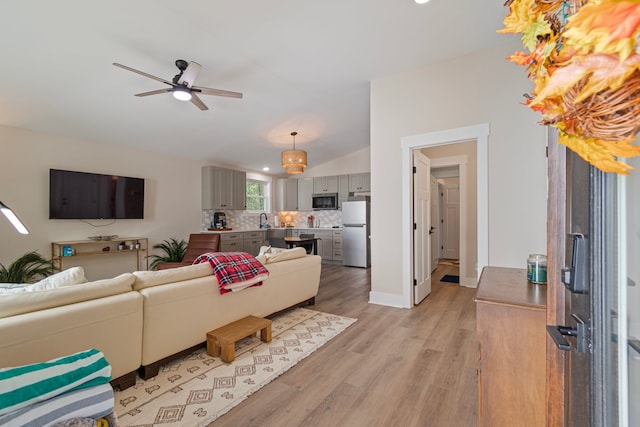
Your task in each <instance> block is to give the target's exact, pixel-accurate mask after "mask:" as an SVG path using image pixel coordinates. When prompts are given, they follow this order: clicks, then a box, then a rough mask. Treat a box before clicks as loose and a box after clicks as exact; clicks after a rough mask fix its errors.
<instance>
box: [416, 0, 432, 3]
mask: <svg viewBox="0 0 640 427" xmlns="http://www.w3.org/2000/svg"><path fill="white" fill-rule="evenodd" d="M415 2H416V3H418V4H425V3H428V2H429V0H415Z"/></svg>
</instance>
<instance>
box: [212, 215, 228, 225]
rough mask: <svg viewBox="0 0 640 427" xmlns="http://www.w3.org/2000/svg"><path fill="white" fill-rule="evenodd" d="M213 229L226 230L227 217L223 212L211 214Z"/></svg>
mask: <svg viewBox="0 0 640 427" xmlns="http://www.w3.org/2000/svg"><path fill="white" fill-rule="evenodd" d="M213 228H227V215H226V214H225V213H224V212H215V213H214V214H213Z"/></svg>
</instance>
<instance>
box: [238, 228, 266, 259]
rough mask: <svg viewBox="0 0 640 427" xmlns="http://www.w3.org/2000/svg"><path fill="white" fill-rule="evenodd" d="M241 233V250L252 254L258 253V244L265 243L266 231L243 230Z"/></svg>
mask: <svg viewBox="0 0 640 427" xmlns="http://www.w3.org/2000/svg"><path fill="white" fill-rule="evenodd" d="M242 235H243V247H244V249H243V251H244V252H246V253H248V254H251V255H253V256H256V255H258V253H259V252H260V246H263V245H265V240H266V233H265V232H264V231H245V232H244V233H242Z"/></svg>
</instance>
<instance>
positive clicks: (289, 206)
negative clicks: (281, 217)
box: [275, 178, 298, 211]
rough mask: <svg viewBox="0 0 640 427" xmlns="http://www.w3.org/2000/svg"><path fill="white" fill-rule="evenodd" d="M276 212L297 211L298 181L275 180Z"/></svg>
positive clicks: (289, 179) (290, 179)
mask: <svg viewBox="0 0 640 427" xmlns="http://www.w3.org/2000/svg"><path fill="white" fill-rule="evenodd" d="M275 206H276V210H277V211H297V210H298V180H297V179H293V178H281V179H278V180H276V205H275Z"/></svg>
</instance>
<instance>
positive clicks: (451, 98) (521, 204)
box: [371, 41, 546, 301]
mask: <svg viewBox="0 0 640 427" xmlns="http://www.w3.org/2000/svg"><path fill="white" fill-rule="evenodd" d="M520 48H521V45H520V44H519V43H517V42H515V41H514V42H510V43H509V44H506V45H504V46H501V47H498V48H494V49H491V50H486V51H481V52H477V53H474V54H472V55H468V56H466V57H462V58H458V59H455V60H452V61H448V62H444V63H440V64H436V65H432V66H429V67H426V68H422V69H419V70H414V71H411V72H408V73H404V74H401V75H397V76H392V77H389V78H385V79H380V80H375V81H373V82H372V85H371V187H372V191H371V199H372V208H371V209H372V210H371V224H372V235H371V238H372V252H371V257H372V270H371V281H372V283H371V288H372V289H371V290H372V294H377V295H387V296H388V297H389V298H388V299H389V300H390V301H392V300H396V301H397V300H398V298H397V297H398V296H399V295H402V289H403V286H404V284H403V283H402V250H401V249H402V229H401V223H400V221H399V220H398V221H389V215H390V214H395V212H397V211H398V209H401V205H402V197H401V195H402V192H401V188H402V174H403V171H402V167H401V166H402V158H401V138H403V137H408V136H413V135H419V134H424V133H428V132H437V131H441V130H446V129H455V128H462V127H466V126H473V125H478V124H482V123H489V125H490V135H489V142H488V163H489V165H488V169H489V177H488V179H489V200H488V206H489V254H488V260H489V264H490V265H499V266H506V267H519V268H522V267H524V266H525V265H526V264H525V263H526V259H527V254H529V253H536V252H539V253H545V252H546V158H545V130H544V128H543V127H542V126H540V125H538V124H537V121H538V120H539V119H540V118H539V116H538V115H537V114H536V113H534V112H532V111H530V110H529V109H528V108H526V107H524V106H522V105H520V103H521V102H522V94H523V93H525V92H528V91H529V90H530V89H531V84H530V82H529V81H528V80H527V78H526V72H525V71H524V70H523V69H522V68H520V67H517V66H515V65H513V64H511V63H509V62H507V61H506V60H505V57H506V56H508V55H510V54H512V53H513V52H515V51H517V50H519V49H520ZM383 299H384V298H383Z"/></svg>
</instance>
